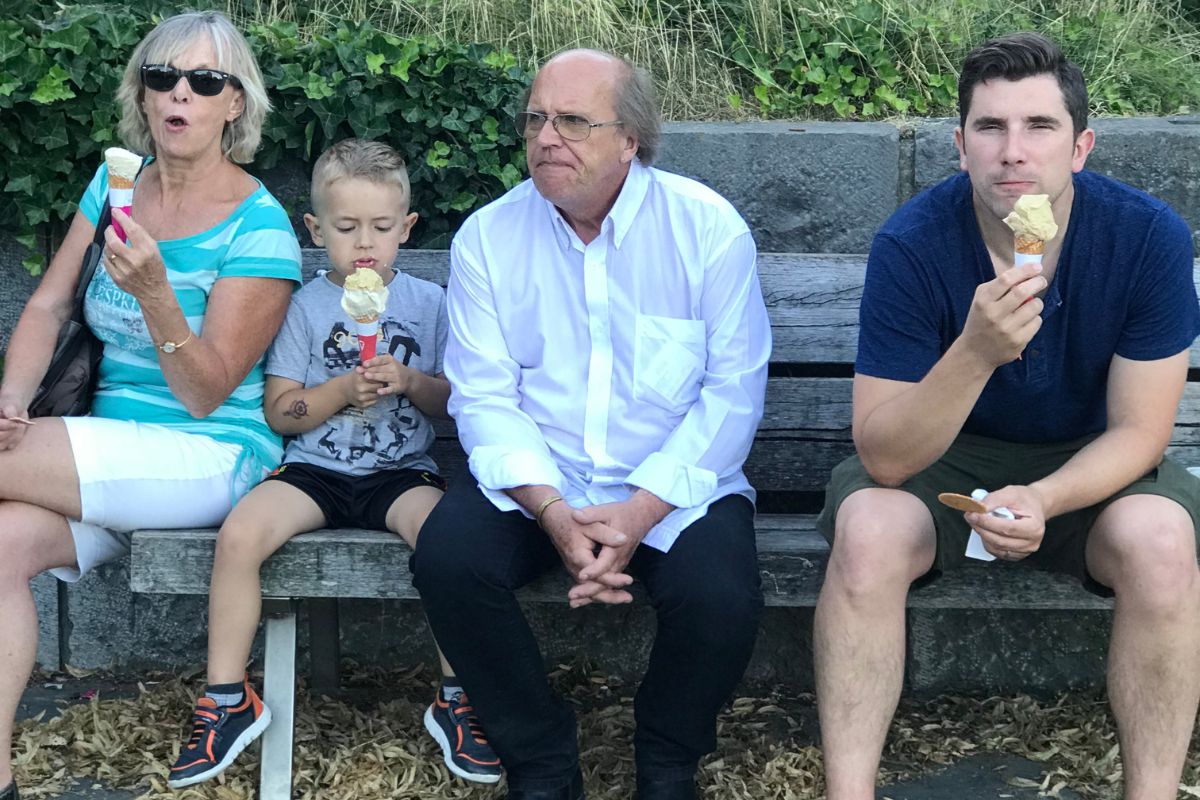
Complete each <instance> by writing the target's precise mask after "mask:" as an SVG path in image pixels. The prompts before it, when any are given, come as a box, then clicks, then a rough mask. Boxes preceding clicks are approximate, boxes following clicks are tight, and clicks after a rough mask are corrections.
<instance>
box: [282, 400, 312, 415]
mask: <svg viewBox="0 0 1200 800" xmlns="http://www.w3.org/2000/svg"><path fill="white" fill-rule="evenodd" d="M283 414H284V416H286V417H295V418H296V419H300V418H301V417H307V416H308V403H307V402H305V401H304V400H297V401H295V402H294V403H292V407H291V408H289V409H288V410H287V411H285V412H283Z"/></svg>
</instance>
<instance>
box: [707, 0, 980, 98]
mask: <svg viewBox="0 0 1200 800" xmlns="http://www.w3.org/2000/svg"><path fill="white" fill-rule="evenodd" d="M792 21H793V25H792V26H791V30H790V31H789V32H788V33H789V34H790V36H789V37H788V38H786V39H785V40H784V41H782V42H781V43H780V44H779V45H778V46H776V47H771V48H769V49H768V50H764V49H762V48H761V47H758V46H755V44H753V43H752V42H751V41H750V40H749V38H748V37H747V33H746V30H745V29H744V28H743V29H739V30H737V31H735V32H734V33H733V34H731V35H730V36H728V37H727V42H726V47H727V50H728V52H729V53H730V56H731V58H732V59H733V61H734V62H735V63H737V64H738V65H740V66H741V67H743V68H744V69H745V70H747V71H748V72H749V73H750V75H751V76H753V82H752V84H751V93H752V95H753V97H754V100H755V101H756V102H757V104H758V110H759V113H760V114H761V115H762V116H764V117H797V116H801V117H838V118H848V117H880V116H893V115H896V114H907V113H916V114H930V113H943V112H944V111H945V110H946V109H947V108H950V107H952V106H953V104H954V102H955V100H956V97H957V91H956V87H955V76H954V74H953V73H952V72H951V71H950V70H949V65H938V66H939V67H941V68H942V69H943V70H944V71H938V72H934V73H932V74H931V73H928V72H926V73H924V74H922V75H920V76H919V80H918V79H916V78H917V77H918V76H914V75H913V74H911V72H908V73H904V72H901V68H900V65H898V62H897V58H896V44H897V41H896V40H897V36H896V31H895V30H894V29H893V27H892V26H891V25H889V20H888V19H887V17H886V16H885V14H884V9H883V7H882V6H881V5H879V4H878V3H862V4H860V5H858V6H857V7H855V8H854V9H853V11H852V12H849V13H846V14H843V15H840V16H837V15H835V16H824V15H805V16H798V17H796V18H794V19H793V20H792ZM907 26H908V29H909V30H921V31H922V32H924V31H929V32H930V33H932V32H933V31H932V29H933V28H934V27H935V26H936V21H935V20H933V19H929V18H926V19H914V20H910V21H909V22H908V23H907Z"/></svg>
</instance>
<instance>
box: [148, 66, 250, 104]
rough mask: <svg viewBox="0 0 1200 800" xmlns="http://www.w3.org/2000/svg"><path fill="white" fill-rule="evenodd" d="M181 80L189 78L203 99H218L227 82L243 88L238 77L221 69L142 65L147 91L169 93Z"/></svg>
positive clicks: (195, 90)
mask: <svg viewBox="0 0 1200 800" xmlns="http://www.w3.org/2000/svg"><path fill="white" fill-rule="evenodd" d="M180 78H187V82H188V85H189V86H191V87H192V91H193V92H195V93H196V94H198V95H200V96H201V97H216V96H217V95H219V94H220V93H221V92H223V91H225V82H226V81H229V82H230V83H232V84H233V88H235V89H241V88H242V82H241V81H240V80H238V79H237V76H235V75H230V74H229V73H228V72H221V70H219V69H178V68H176V67H171V66H168V65H166V64H142V85H143V86H145V87H146V88H147V89H153V90H154V91H156V92H169V91H171V90H172V89H174V88H175V85H176V84H177V83H179V79H180Z"/></svg>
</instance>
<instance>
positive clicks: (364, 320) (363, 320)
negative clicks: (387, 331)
mask: <svg viewBox="0 0 1200 800" xmlns="http://www.w3.org/2000/svg"><path fill="white" fill-rule="evenodd" d="M354 321H355V322H357V323H358V324H360V325H369V324H370V323H372V322H378V321H379V315H378V314H368V315H366V316H363V317H355V318H354Z"/></svg>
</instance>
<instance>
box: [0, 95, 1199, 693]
mask: <svg viewBox="0 0 1200 800" xmlns="http://www.w3.org/2000/svg"><path fill="white" fill-rule="evenodd" d="M954 124H955V123H954V121H952V120H933V121H926V122H920V123H916V124H913V125H905V126H902V127H900V126H895V125H890V124H884V123H812V122H772V123H748V124H723V123H676V124H672V125H668V126H667V128H666V131H665V135H664V140H663V147H662V155H661V158H660V160H659V163H658V164H657V166H660V167H662V168H664V169H669V170H672V171H676V172H681V173H684V174H687V175H691V176H693V177H696V178H698V179H700V180H702V181H704V182H705V183H708V184H709V185H711V186H713V187H714V188H716V189H717V190H718V191H720V192H721V193H722V194H724V195H725V196H726V197H728V198H729V199H730V200H731V201H732V202H733V203H734V205H736V206H737V207H738V208H739V209H740V210H741V212H742V213H743V215H744V216H745V217H746V219H747V221H748V222H749V223H750V225H751V227H752V229H753V230H754V233H755V237H756V239H757V241H758V244H759V248H760V250H762V251H764V252H768V251H771V252H843V253H856V252H866V250H867V249H868V248H869V246H870V241H871V236H872V234H873V233H874V231H875V229H876V228H878V227H879V225H880V224H882V223H883V221H884V220H885V219H886V218H887V217H888V215H889V214H890V213H891V212H892V211H894V210H895V209H896V207H897V206H898V205H899V204H900V203H902V202H903V201H904V200H905V199H907V198H908V197H910V196H912V195H913V194H914V193H915V192H917V191H919V190H920V189H922V188H925V187H927V186H929V185H931V184H932V183H935V182H936V181H938V180H940V179H942V178H944V177H946V176H948V175H950V174H952V173H953V172H954V171H955V170H956V169H957V167H958V161H957V154H956V152H955V150H954V145H953V139H952V132H953V128H954ZM1095 128H1096V131H1097V146H1096V150H1095V152H1094V153H1093V156H1092V158H1091V159H1089V166H1090V167H1092V168H1093V169H1095V170H1097V171H1099V172H1103V173H1105V174H1109V175H1112V176H1113V177H1116V178H1118V179H1120V180H1123V181H1125V182H1127V183H1131V184H1133V185H1135V186H1138V187H1139V188H1142V189H1144V190H1146V191H1148V192H1150V193H1152V194H1154V195H1156V196H1158V197H1161V198H1162V199H1164V200H1166V201H1168V202H1169V203H1171V205H1172V206H1174V207H1175V208H1176V209H1177V210H1178V211H1179V212H1180V213H1181V214H1182V215H1183V216H1184V217H1185V219H1187V221H1188V223H1189V224H1190V225H1191V227H1192V229H1193V230H1194V231H1200V117H1180V118H1172V119H1157V118H1146V119H1119V120H1098V121H1096V123H1095ZM85 173H87V174H85ZM89 176H90V170H81V173H80V176H79V189H80V191H82V189H83V186H84V185H85V183H86V181H87V179H88V177H89ZM262 177H263V180H264V182H265V183H266V184H267V185H268V187H269V188H271V189H272V191H274V192H276V194H277V195H278V196H279V197H280V199H281V200H283V201H284V203H285V204H286V205H287V206H288V207H289V209H292V210H293V212H294V216H295V219H296V222H297V225H298V230H301V231H302V226H300V225H299V215H300V214H301V213H302V212H303V210H304V209H305V207H306V205H307V199H306V195H307V183H308V178H307V175H306V173H305V170H304V169H303V168H302V167H301V166H300V165H298V164H292V165H284V166H281V167H280V168H277V169H275V170H272V171H270V172H269V173H265V174H263V175H262ZM417 210H418V211H419V210H420V209H417ZM1197 243H1198V244H1200V236H1198V238H1197ZM306 244H307V242H306ZM23 255H24V254H23V253H22V252H21V248H20V247H19V245H17V244H16V242H15V241H14V240H13V239H12V238H11V237H7V236H0V274H3V275H4V278H5V279H4V280H3V281H0V344H5V343H7V338H8V333H9V331H10V330H11V328H12V325H13V324H14V323H15V321H16V318H17V316H18V315H19V313H20V309H21V307H22V306H23V305H24V302H25V300H26V299H27V298H28V296H29V293H30V292H31V291H32V289H33V287H34V285H35V284H36V279H34V278H31V277H30V276H29V275H28V274H27V273H25V271H24V270H23V269H21V267H20V261H21V258H22V257H23ZM397 579H398V580H403V579H405V576H397ZM34 589H35V595H36V598H37V602H38V607H39V610H40V612H41V614H42V636H41V641H40V644H39V650H38V661H39V663H41V664H42V665H44V666H47V667H57V666H58V665H59V664H60V662H64V661H65V662H69V663H71V664H74V665H76V666H79V667H109V668H116V669H125V670H136V669H141V668H144V667H149V666H155V667H163V666H166V667H179V668H183V667H185V666H189V665H195V664H199V663H202V662H203V660H204V653H205V630H206V627H205V626H206V611H205V609H206V601H205V599H204V598H201V597H166V596H149V595H139V596H134V595H131V593H130V592H129V589H128V568H127V565H126V564H124V563H117V564H113V565H109V566H107V567H104V568H102V569H101V570H99V571H98V572H97V573H95V574H93V575H90V576H88V577H86V578H85V579H84V580H83V581H82V582H80V583H79V584H75V585H70V586H68V585H58V584H57V583H56V581H55V580H54V579H52V578H50V577H49V576H40V577H39V578H38V579H37V580H36V581H35V583H34ZM342 617H343V626H344V629H345V637H344V639H345V641H344V645H343V647H344V650H343V652H344V654H345V655H346V656H348V657H350V658H355V659H357V660H360V661H363V662H366V663H382V664H389V665H395V666H410V665H412V664H415V663H418V662H424V663H425V664H432V663H434V660H435V659H434V654H433V650H432V648H431V646H430V644H429V638H428V633H427V631H426V629H425V624H424V621H423V619H422V616H421V614H420V610H419V608H418V607H417V605H416V604H415V603H401V602H384V601H362V600H354V601H344V602H343V604H342ZM531 620H532V624H533V625H534V627H535V630H536V631H537V632H538V634H539V636H540V637H541V639H542V641H543V642H544V643H545V649H546V656H547V659H548V662H550V663H554V662H557V661H562V660H566V659H571V658H573V657H575V656H588V657H590V658H592V659H593V660H594V661H595V662H596V663H597V665H598V666H600V667H601V668H604V669H607V670H610V671H612V672H616V673H621V674H624V675H636V674H638V673H639V672H640V671H641V669H643V667H644V664H645V658H646V655H647V653H648V646H649V642H650V637H651V634H652V627H653V626H652V618H651V615H650V614H649V612H648V610H647V609H646V608H644V607H634V608H620V609H605V608H599V609H594V608H589V609H584V610H582V611H574V612H573V611H570V610H569V609H566V608H548V607H542V606H538V607H534V608H531ZM1108 622H1109V615H1108V614H1107V613H1104V612H1070V613H1067V612H1045V611H1038V612H1006V613H1000V612H994V613H978V612H976V613H969V612H958V611H929V610H922V611H914V612H911V613H910V616H909V641H910V651H909V656H908V675H907V680H908V685H909V689H910V691H912V692H915V693H918V694H920V693H929V692H936V691H945V690H959V691H998V690H1005V689H1011V690H1016V689H1027V690H1028V689H1035V690H1040V691H1042V692H1054V691H1059V690H1061V689H1065V688H1068V687H1075V686H1081V685H1090V684H1096V683H1099V682H1101V681H1102V680H1103V666H1104V659H1105V651H1106V647H1107V629H1108ZM811 623H812V612H811V610H807V609H769V610H768V611H767V613H766V616H765V619H764V623H763V634H762V636H761V637H760V639H759V642H758V647H757V651H756V654H755V657H754V660H753V662H752V664H751V667H750V671H749V673H748V678H749V679H750V680H753V681H784V682H787V683H789V684H791V685H793V686H796V687H797V688H803V689H811V687H812V666H811V631H812V624H811ZM302 638H303V637H302Z"/></svg>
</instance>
